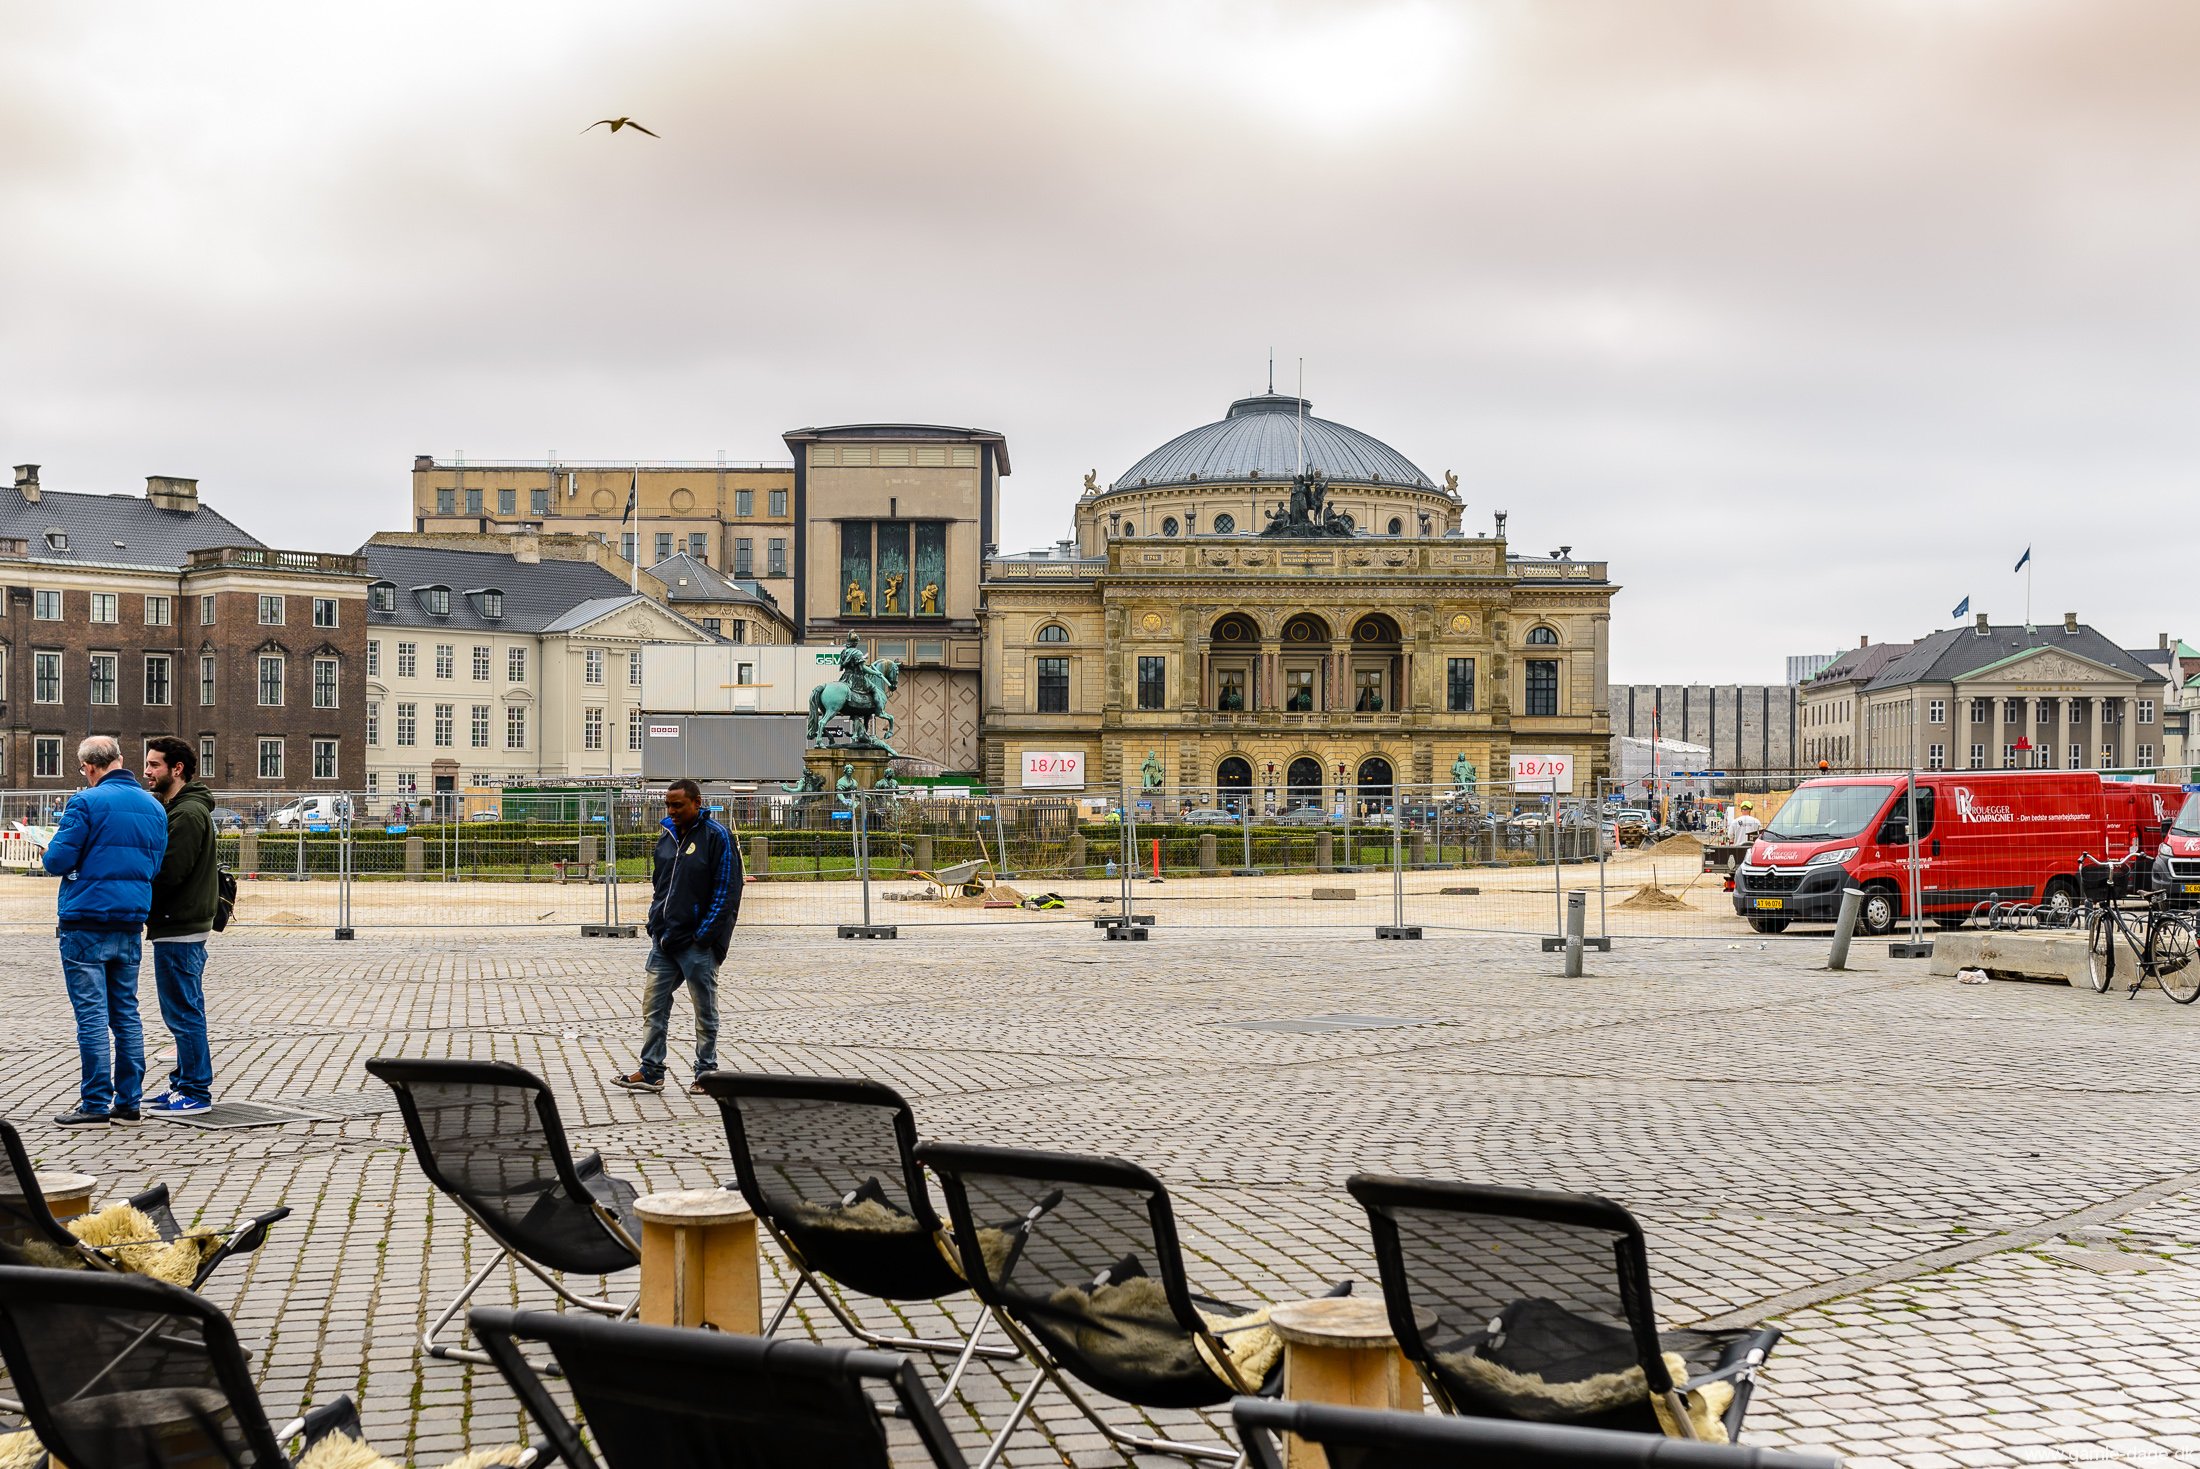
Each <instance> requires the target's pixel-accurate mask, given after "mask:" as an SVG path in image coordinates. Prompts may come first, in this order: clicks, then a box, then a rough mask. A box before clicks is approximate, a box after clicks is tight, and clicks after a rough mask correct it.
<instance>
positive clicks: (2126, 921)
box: [2078, 858, 2200, 1005]
mask: <svg viewBox="0 0 2200 1469" xmlns="http://www.w3.org/2000/svg"><path fill="white" fill-rule="evenodd" d="M2088 865H2091V866H2095V867H2101V868H2105V869H2107V871H2108V874H2109V881H2108V885H2107V893H2108V896H2107V897H2106V898H2105V899H2103V900H2102V902H2101V903H2100V904H2098V905H2097V906H2096V905H2093V904H2091V903H2088V905H2087V906H2088V908H2089V909H2090V910H2091V911H2090V914H2089V916H2088V918H2087V921H2086V935H2085V962H2086V974H2087V978H2089V979H2090V980H2091V981H2092V983H2093V993H2095V994H2097V995H2105V994H2107V993H2108V990H2109V986H2111V985H2113V984H2114V983H2115V982H2116V950H2117V944H2118V942H2119V941H2121V942H2122V943H2123V944H2124V945H2126V946H2128V947H2129V948H2130V950H2131V952H2132V953H2133V954H2134V955H2135V956H2137V958H2138V961H2139V974H2138V977H2137V978H2135V979H2133V980H2132V982H2131V987H2130V988H2129V989H2128V990H2126V991H2125V992H2124V998H2126V999H2129V998H2131V997H2132V996H2133V995H2136V994H2137V993H2139V991H2140V990H2141V989H2143V988H2145V986H2146V982H2147V981H2148V980H2150V979H2151V980H2153V981H2154V983H2155V986H2156V987H2157V988H2158V989H2160V990H2161V991H2162V993H2163V994H2165V995H2168V996H2169V997H2170V998H2171V999H2172V1000H2175V1001H2176V1002H2177V1003H2178V1004H2180V1005H2189V1004H2191V1003H2192V1002H2193V1001H2194V1000H2200V969H2195V968H2194V967H2193V962H2192V961H2193V953H2194V944H2193V922H2192V920H2191V919H2190V918H2189V917H2188V916H2186V915H2185V914H2182V913H2179V912H2177V911H2176V910H2174V909H2171V908H2168V907H2165V906H2164V905H2163V902H2162V894H2160V893H2148V894H2147V896H2146V909H2145V917H2144V921H2143V922H2142V921H2140V920H2139V919H2138V918H2137V917H2135V915H2134V914H2133V913H2132V912H2131V910H2129V909H2127V908H2123V907H2120V906H2118V904H2117V902H2116V897H2115V892H2116V882H2115V879H2116V871H2117V868H2118V867H2120V866H2121V865H2122V864H2121V863H2114V862H2102V861H2100V860H2098V859H2095V858H2081V859H2080V860H2079V863H2078V878H2079V885H2080V887H2081V888H2082V887H2083V886H2084V879H2085V868H2086V867H2087V866H2088Z"/></svg>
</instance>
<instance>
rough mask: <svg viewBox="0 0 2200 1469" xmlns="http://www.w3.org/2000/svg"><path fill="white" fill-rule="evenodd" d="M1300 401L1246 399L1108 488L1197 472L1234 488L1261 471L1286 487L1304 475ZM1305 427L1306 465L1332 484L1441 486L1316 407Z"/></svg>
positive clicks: (1175, 480) (1170, 481)
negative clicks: (1293, 478)
mask: <svg viewBox="0 0 2200 1469" xmlns="http://www.w3.org/2000/svg"><path fill="white" fill-rule="evenodd" d="M1302 401H1303V400H1301V399H1299V398H1295V397H1292V396H1291V395H1289V394H1287V393H1262V394H1260V395H1258V396H1255V397H1251V398H1240V399H1238V400H1237V401H1236V402H1235V403H1232V404H1231V405H1230V411H1229V412H1228V413H1227V414H1225V415H1224V416H1223V417H1222V418H1221V419H1219V420H1218V421H1216V422H1214V423H1209V424H1202V425H1201V426H1200V427H1198V428H1195V429H1193V430H1192V431H1191V432H1189V433H1182V434H1178V435H1177V436H1176V437H1175V438H1173V439H1171V440H1169V442H1167V443H1166V444H1163V445H1162V446H1161V447H1160V448H1158V449H1156V450H1154V451H1153V452H1152V453H1151V454H1148V455H1147V456H1146V457H1145V458H1143V459H1141V460H1139V461H1138V462H1137V463H1136V464H1133V465H1132V466H1131V467H1130V468H1129V469H1126V470H1124V471H1123V473H1122V474H1121V475H1120V476H1118V477H1117V478H1116V481H1115V483H1114V484H1112V485H1110V486H1109V487H1108V488H1109V489H1111V490H1135V489H1151V488H1153V487H1154V486H1155V485H1175V484H1189V483H1190V482H1191V479H1192V476H1193V475H1195V474H1196V475H1198V476H1199V478H1200V480H1201V482H1207V481H1214V480H1219V481H1222V482H1224V483H1236V482H1238V481H1241V480H1247V479H1251V478H1252V475H1253V471H1254V470H1258V471H1260V477H1261V478H1262V479H1263V480H1282V481H1284V482H1286V483H1288V482H1289V481H1290V479H1291V476H1292V475H1294V474H1296V473H1297V472H1298V465H1299V450H1298V434H1299V427H1300V421H1299V417H1298V413H1299V405H1300V403H1301V402H1302ZM1305 429H1306V463H1307V466H1308V467H1309V468H1312V469H1318V470H1320V471H1321V472H1322V473H1324V474H1326V475H1328V476H1329V478H1330V479H1331V480H1333V481H1338V482H1342V483H1346V484H1373V483H1376V482H1377V477H1378V476H1379V477H1380V482H1381V483H1383V484H1386V485H1413V486H1417V487H1419V488H1421V489H1424V490H1433V489H1435V488H1436V485H1435V482H1434V481H1432V480H1431V479H1430V478H1429V477H1428V476H1427V475H1425V474H1423V473H1421V471H1420V470H1419V469H1418V468H1417V467H1415V465H1414V464H1413V461H1411V460H1410V459H1408V458H1406V456H1405V455H1403V454H1401V453H1399V452H1398V451H1397V450H1396V449H1393V448H1391V447H1390V445H1388V444H1386V443H1384V442H1382V440H1380V439H1376V438H1371V437H1370V436H1368V435H1367V434H1363V433H1361V432H1360V431H1359V430H1358V429H1356V428H1347V427H1346V426H1345V425H1343V424H1341V423H1332V422H1330V421H1329V420H1328V419H1326V418H1316V417H1314V416H1313V405H1312V404H1311V403H1308V404H1307V405H1306V419H1305Z"/></svg>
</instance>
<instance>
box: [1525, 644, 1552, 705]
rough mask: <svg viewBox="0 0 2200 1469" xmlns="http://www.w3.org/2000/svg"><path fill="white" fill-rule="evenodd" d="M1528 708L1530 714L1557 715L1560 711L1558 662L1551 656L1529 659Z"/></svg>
mask: <svg viewBox="0 0 2200 1469" xmlns="http://www.w3.org/2000/svg"><path fill="white" fill-rule="evenodd" d="M1527 664H1528V668H1527V680H1528V709H1527V712H1528V713H1529V714H1530V715H1555V714H1557V713H1558V663H1557V661H1556V660H1554V659H1550V658H1530V659H1528V660H1527Z"/></svg>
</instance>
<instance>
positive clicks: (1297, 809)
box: [1269, 806, 1331, 826]
mask: <svg viewBox="0 0 2200 1469" xmlns="http://www.w3.org/2000/svg"><path fill="white" fill-rule="evenodd" d="M1269 820H1270V821H1271V822H1273V823H1274V824H1275V825H1277V826H1328V825H1330V824H1331V823H1330V817H1329V813H1328V812H1327V811H1324V810H1323V809H1322V808H1321V807H1319V806H1293V807H1292V808H1291V809H1290V810H1288V811H1285V812H1283V813H1282V814H1280V815H1277V816H1273V817H1270V818H1269Z"/></svg>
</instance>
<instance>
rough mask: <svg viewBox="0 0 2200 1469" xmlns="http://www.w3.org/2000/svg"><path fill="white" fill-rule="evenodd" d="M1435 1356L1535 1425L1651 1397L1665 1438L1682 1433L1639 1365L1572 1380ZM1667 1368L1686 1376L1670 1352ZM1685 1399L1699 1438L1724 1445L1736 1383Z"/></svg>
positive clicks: (1470, 1358)
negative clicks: (1653, 1393)
mask: <svg viewBox="0 0 2200 1469" xmlns="http://www.w3.org/2000/svg"><path fill="white" fill-rule="evenodd" d="M1436 1360H1437V1362H1438V1363H1439V1364H1441V1365H1442V1366H1443V1367H1444V1369H1445V1370H1446V1371H1448V1372H1451V1373H1452V1374H1454V1375H1455V1376H1457V1377H1460V1378H1462V1379H1464V1380H1465V1381H1466V1382H1468V1383H1470V1384H1472V1386H1473V1388H1474V1391H1475V1393H1476V1395H1477V1396H1478V1397H1480V1398H1482V1399H1484V1400H1485V1401H1488V1402H1490V1403H1492V1404H1494V1405H1496V1406H1497V1407H1499V1408H1501V1409H1502V1410H1503V1411H1504V1412H1505V1413H1506V1415H1507V1416H1509V1417H1513V1418H1524V1419H1527V1420H1529V1421H1530V1422H1535V1423H1570V1422H1577V1421H1579V1420H1581V1419H1583V1418H1595V1417H1599V1416H1601V1415H1602V1414H1605V1413H1611V1412H1616V1411H1617V1410H1619V1409H1621V1408H1632V1407H1640V1406H1641V1405H1642V1404H1643V1403H1644V1402H1645V1401H1647V1402H1648V1403H1649V1404H1650V1407H1651V1409H1652V1411H1654V1412H1655V1413H1656V1414H1657V1415H1658V1425H1659V1426H1660V1427H1661V1428H1663V1429H1664V1430H1665V1434H1666V1437H1668V1438H1678V1437H1680V1432H1679V1429H1678V1427H1677V1425H1676V1424H1675V1423H1674V1421H1673V1413H1672V1410H1671V1409H1670V1408H1668V1407H1667V1406H1666V1402H1665V1399H1664V1398H1662V1397H1653V1396H1651V1393H1650V1384H1649V1381H1648V1379H1646V1378H1645V1377H1644V1376H1643V1372H1642V1368H1641V1366H1640V1365H1637V1366H1633V1367H1629V1368H1627V1369H1626V1370H1624V1371H1621V1372H1600V1373H1597V1374H1596V1375H1595V1376H1593V1377H1580V1378H1575V1379H1574V1380H1573V1381H1571V1382H1551V1381H1549V1380H1547V1379H1545V1378H1541V1377H1537V1376H1534V1375H1533V1374H1531V1373H1526V1372H1514V1371H1512V1370H1511V1369H1510V1368H1507V1367H1502V1366H1499V1365H1498V1364H1497V1363H1495V1362H1492V1361H1490V1360H1489V1359H1488V1358H1486V1357H1481V1356H1477V1355H1476V1354H1475V1353H1473V1352H1444V1353H1440V1354H1439V1355H1438V1356H1437V1359H1436ZM1665 1370H1666V1372H1667V1374H1668V1375H1670V1376H1671V1377H1672V1379H1673V1381H1675V1382H1686V1381H1687V1380H1688V1364H1687V1363H1685V1362H1683V1361H1682V1360H1681V1359H1680V1357H1679V1356H1677V1355H1676V1354H1674V1353H1672V1352H1667V1353H1666V1354H1665ZM1685 1397H1686V1399H1687V1403H1688V1423H1689V1427H1690V1428H1691V1429H1692V1430H1694V1435H1695V1437H1697V1438H1698V1439H1701V1440H1703V1441H1704V1442H1706V1443H1725V1442H1726V1441H1727V1440H1726V1424H1725V1423H1724V1422H1723V1421H1721V1420H1722V1415H1723V1414H1724V1413H1725V1412H1726V1410H1727V1408H1728V1407H1729V1406H1730V1405H1732V1403H1733V1401H1734V1384H1733V1383H1731V1382H1713V1383H1707V1384H1706V1385H1704V1386H1703V1387H1701V1388H1699V1389H1697V1390H1696V1391H1695V1392H1692V1393H1688V1394H1686V1395H1685Z"/></svg>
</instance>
